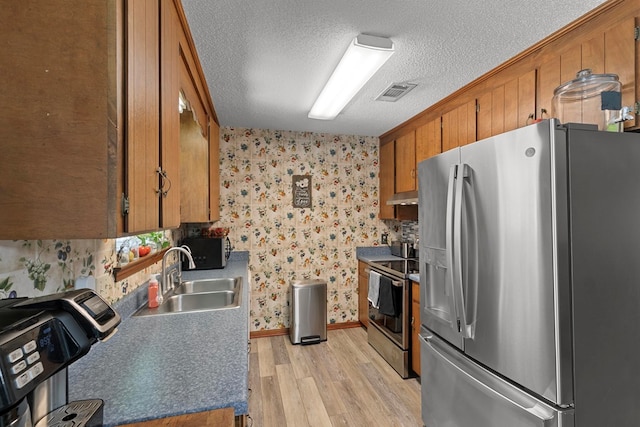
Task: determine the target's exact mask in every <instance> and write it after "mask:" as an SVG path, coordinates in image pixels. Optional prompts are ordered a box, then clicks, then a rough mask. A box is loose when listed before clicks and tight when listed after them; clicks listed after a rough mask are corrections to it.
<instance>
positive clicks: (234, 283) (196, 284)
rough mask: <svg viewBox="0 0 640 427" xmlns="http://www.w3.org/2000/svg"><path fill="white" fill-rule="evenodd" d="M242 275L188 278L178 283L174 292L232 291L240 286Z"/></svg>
mask: <svg viewBox="0 0 640 427" xmlns="http://www.w3.org/2000/svg"><path fill="white" fill-rule="evenodd" d="M241 283H242V277H235V278H231V277H229V278H222V279H202V280H190V281H186V282H182V283H180V285H179V286H177V287H176V289H175V291H174V293H175V294H194V293H202V292H219V291H233V290H236V289H238V288H239V287H240V284H241Z"/></svg>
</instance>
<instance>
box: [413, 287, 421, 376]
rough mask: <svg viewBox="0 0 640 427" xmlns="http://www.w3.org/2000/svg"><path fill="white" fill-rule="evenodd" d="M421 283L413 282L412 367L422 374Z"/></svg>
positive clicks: (414, 370)
mask: <svg viewBox="0 0 640 427" xmlns="http://www.w3.org/2000/svg"><path fill="white" fill-rule="evenodd" d="M419 335H420V283H417V282H411V369H412V370H413V372H415V373H416V374H418V375H420V339H419V337H418V336H419Z"/></svg>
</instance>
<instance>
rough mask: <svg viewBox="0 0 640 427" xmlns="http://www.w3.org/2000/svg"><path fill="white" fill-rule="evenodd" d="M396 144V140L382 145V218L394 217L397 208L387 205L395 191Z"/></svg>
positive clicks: (380, 188) (380, 175) (380, 205)
mask: <svg viewBox="0 0 640 427" xmlns="http://www.w3.org/2000/svg"><path fill="white" fill-rule="evenodd" d="M395 146H396V142H395V141H391V142H388V143H386V144H384V145H382V146H380V156H379V158H380V160H379V163H378V166H379V168H380V173H379V179H380V186H379V196H380V197H379V209H380V211H379V214H378V217H379V218H380V219H394V218H395V209H394V206H393V205H387V200H389V199H390V198H391V196H393V194H394V192H395Z"/></svg>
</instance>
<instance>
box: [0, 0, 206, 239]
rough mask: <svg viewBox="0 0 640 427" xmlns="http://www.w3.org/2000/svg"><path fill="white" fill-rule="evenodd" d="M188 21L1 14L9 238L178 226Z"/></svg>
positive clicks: (120, 8)
mask: <svg viewBox="0 0 640 427" xmlns="http://www.w3.org/2000/svg"><path fill="white" fill-rule="evenodd" d="M70 11H73V13H70ZM184 22H186V21H184V19H183V13H182V11H181V5H180V3H179V1H178V0H175V1H174V0H135V1H126V0H105V1H103V2H98V3H96V2H85V1H79V0H52V1H48V2H40V1H37V0H26V1H23V2H8V3H7V4H6V5H4V8H3V13H2V14H0V36H1V37H2V40H3V43H2V48H0V54H1V55H2V57H3V61H2V64H1V65H0V73H1V74H2V75H3V78H4V79H5V81H8V82H11V84H10V85H5V86H4V88H3V96H2V97H0V107H2V111H3V112H4V113H3V114H2V115H1V116H0V117H1V118H0V139H1V140H2V141H3V156H2V157H1V160H0V166H1V167H2V171H3V179H2V180H0V239H55V238H66V239H76V238H105V237H116V236H119V235H125V234H134V233H140V232H144V231H149V230H157V229H160V228H170V227H176V226H178V225H179V224H180V217H179V210H180V205H179V204H180V165H179V154H178V153H179V149H180V145H179V131H180V116H179V113H178V109H177V105H178V92H179V82H180V81H179V65H180V63H179V62H178V61H177V59H178V55H179V52H180V51H179V47H178V45H177V44H176V42H175V41H176V40H177V38H179V37H185V35H184V34H186V32H187V31H188V30H186V29H185V28H184V27H183V23H184ZM199 84H201V85H204V82H203V81H202V79H200V82H199ZM207 96H208V92H207ZM207 101H208V103H210V99H208V100H207Z"/></svg>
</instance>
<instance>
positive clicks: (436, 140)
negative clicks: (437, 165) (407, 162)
mask: <svg viewBox="0 0 640 427" xmlns="http://www.w3.org/2000/svg"><path fill="white" fill-rule="evenodd" d="M441 123H442V122H441V118H440V117H438V118H437V119H434V120H431V121H430V122H429V123H427V124H425V125H422V126H420V127H419V128H418V129H416V165H417V164H418V163H420V162H421V161H423V160H425V159H428V158H429V157H433V156H435V155H436V154H440V153H441V152H442V124H441Z"/></svg>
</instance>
